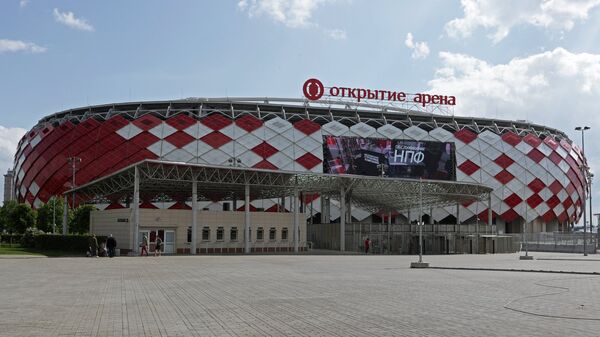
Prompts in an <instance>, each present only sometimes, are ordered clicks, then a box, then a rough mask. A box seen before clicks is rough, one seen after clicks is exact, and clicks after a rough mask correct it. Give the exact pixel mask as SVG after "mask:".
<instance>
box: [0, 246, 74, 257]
mask: <svg viewBox="0 0 600 337" xmlns="http://www.w3.org/2000/svg"><path fill="white" fill-rule="evenodd" d="M0 255H32V256H49V257H60V256H83V254H77V253H76V252H72V251H66V250H38V249H33V248H26V247H21V245H19V244H13V245H9V244H1V245H0Z"/></svg>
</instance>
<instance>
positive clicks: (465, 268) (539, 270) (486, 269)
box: [423, 266, 600, 276]
mask: <svg viewBox="0 0 600 337" xmlns="http://www.w3.org/2000/svg"><path fill="white" fill-rule="evenodd" d="M423 269H448V270H475V271H510V272H521V273H546V274H572V275H594V276H600V272H595V271H592V272H587V271H566V270H542V269H512V268H476V267H434V266H429V268H423Z"/></svg>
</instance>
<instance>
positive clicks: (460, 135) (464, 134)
mask: <svg viewBox="0 0 600 337" xmlns="http://www.w3.org/2000/svg"><path fill="white" fill-rule="evenodd" d="M454 137H455V138H456V139H459V140H460V141H462V142H463V143H465V144H469V143H470V142H472V141H474V140H475V139H476V138H477V134H476V133H475V132H473V131H471V130H469V129H462V130H460V131H457V132H455V133H454Z"/></svg>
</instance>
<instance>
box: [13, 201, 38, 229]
mask: <svg viewBox="0 0 600 337" xmlns="http://www.w3.org/2000/svg"><path fill="white" fill-rule="evenodd" d="M35 217H36V213H35V211H34V210H33V209H32V208H31V206H29V204H18V205H17V206H16V207H15V208H14V209H12V211H10V212H9V214H8V221H9V223H10V224H11V225H12V226H13V229H14V231H15V232H17V233H19V234H22V233H25V230H27V228H30V227H35Z"/></svg>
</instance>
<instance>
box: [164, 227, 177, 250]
mask: <svg viewBox="0 0 600 337" xmlns="http://www.w3.org/2000/svg"><path fill="white" fill-rule="evenodd" d="M164 244H165V249H164V253H165V254H173V253H175V231H173V230H165V240H164Z"/></svg>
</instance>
